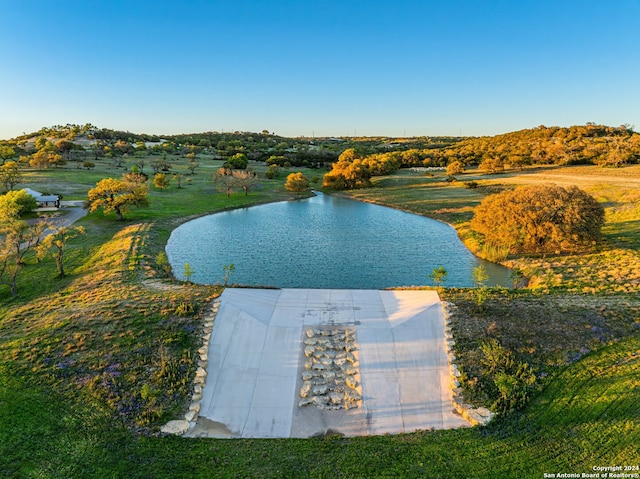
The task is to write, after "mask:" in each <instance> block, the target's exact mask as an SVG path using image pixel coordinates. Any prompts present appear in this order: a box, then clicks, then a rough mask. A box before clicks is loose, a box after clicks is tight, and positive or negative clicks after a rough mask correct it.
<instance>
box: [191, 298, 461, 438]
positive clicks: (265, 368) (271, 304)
mask: <svg viewBox="0 0 640 479" xmlns="http://www.w3.org/2000/svg"><path fill="white" fill-rule="evenodd" d="M309 327H320V328H322V327H336V328H340V327H350V328H353V329H355V331H356V344H357V347H358V355H359V372H360V381H361V388H362V401H361V405H360V407H357V408H354V409H348V410H346V409H340V410H327V409H324V410H321V409H318V408H317V407H315V406H314V405H309V406H304V407H299V406H298V402H299V401H300V396H299V391H300V386H301V384H302V380H301V375H302V372H303V371H304V354H303V350H304V344H303V340H304V337H305V336H304V334H305V330H306V329H307V328H309ZM208 355H209V366H208V371H207V372H208V375H207V381H206V384H205V387H204V389H203V397H202V401H201V409H200V413H199V418H198V425H197V426H196V428H197V429H198V432H197V434H198V435H200V436H202V435H208V436H211V437H262V438H269V437H310V436H313V435H317V434H325V433H327V432H328V431H332V432H337V433H342V434H344V435H346V436H358V435H376V434H397V433H405V432H412V431H416V430H423V429H430V428H434V429H449V428H456V427H466V426H469V423H468V422H467V421H466V420H464V419H463V418H462V417H461V416H460V415H458V414H457V413H455V412H454V410H453V405H452V395H451V389H450V386H449V383H450V377H449V368H448V362H447V355H446V352H445V345H444V318H443V313H442V307H441V304H440V299H439V297H438V295H437V293H436V292H435V291H374V290H316V289H281V290H277V289H273V290H270V289H233V288H227V289H226V290H225V291H224V293H223V294H222V296H221V298H220V307H219V310H218V314H217V316H216V319H215V323H214V327H213V333H212V335H211V342H210V346H209V352H208Z"/></svg>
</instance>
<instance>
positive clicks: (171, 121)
mask: <svg viewBox="0 0 640 479" xmlns="http://www.w3.org/2000/svg"><path fill="white" fill-rule="evenodd" d="M0 19H1V28H0V61H1V67H0V138H3V139H7V138H11V137H14V136H17V135H20V134H22V133H23V132H31V131H35V130H38V129H39V128H41V127H43V126H51V125H55V124H66V123H78V124H84V123H92V124H94V125H96V126H99V127H104V128H113V129H122V130H129V131H133V132H137V133H143V132H144V133H155V134H172V133H187V132H202V131H235V130H241V131H262V130H265V129H266V130H269V131H272V132H275V133H277V134H279V135H284V136H312V135H315V136H351V135H354V134H357V135H387V136H403V135H458V134H462V135H493V134H498V133H503V132H507V131H513V130H519V129H522V128H531V127H535V126H538V125H541V124H544V125H547V126H551V125H560V126H570V125H575V124H584V123H586V122H589V121H592V122H596V123H602V124H607V125H612V126H618V125H621V124H624V123H628V124H632V125H635V126H636V129H639V128H640V92H639V89H638V86H639V85H640V35H639V34H638V28H639V27H638V26H639V25H640V0H612V1H609V2H603V1H601V0H600V1H591V0H563V1H557V0H536V1H529V0H517V1H516V0H508V1H502V0H500V1H480V0H466V1H462V0H440V1H437V2H436V1H429V0H423V1H407V0H389V1H376V0H368V1H361V0H340V1H334V0H314V1H311V0H309V1H307V0H298V1H293V0H291V1H290V0H287V1H280V0H269V1H266V0H228V1H216V0H212V1H204V0H201V1H195V0H182V1H164V0H153V1H143V0H128V1H125V0H108V1H107V0H105V1H95V0H94V1H92V0H84V1H71V0H56V1H55V2H54V1H50V0H47V1H45V0H0Z"/></svg>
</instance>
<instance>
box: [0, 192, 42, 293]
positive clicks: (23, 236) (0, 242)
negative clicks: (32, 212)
mask: <svg viewBox="0 0 640 479" xmlns="http://www.w3.org/2000/svg"><path fill="white" fill-rule="evenodd" d="M46 226H47V225H46V223H45V222H43V221H38V222H36V223H34V224H28V223H27V222H26V221H22V220H20V217H19V206H18V205H17V204H15V202H12V201H4V202H2V203H0V284H4V285H7V286H9V288H10V289H11V295H12V296H14V297H15V296H16V295H17V294H18V273H19V272H20V271H21V270H22V267H23V266H24V255H25V254H26V253H27V251H30V250H31V249H33V248H35V247H37V246H38V244H39V242H40V238H41V237H42V235H43V234H44V231H45V228H46Z"/></svg>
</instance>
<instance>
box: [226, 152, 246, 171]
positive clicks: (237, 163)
mask: <svg viewBox="0 0 640 479" xmlns="http://www.w3.org/2000/svg"><path fill="white" fill-rule="evenodd" d="M247 165H249V158H247V155H245V154H244V153H236V154H235V155H233V156H232V157H230V158H229V159H228V160H227V162H226V163H225V166H227V167H228V168H232V169H235V170H244V169H245V168H246V167H247Z"/></svg>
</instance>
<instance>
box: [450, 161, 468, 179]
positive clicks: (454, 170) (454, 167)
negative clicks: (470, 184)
mask: <svg viewBox="0 0 640 479" xmlns="http://www.w3.org/2000/svg"><path fill="white" fill-rule="evenodd" d="M463 172H464V165H463V164H462V163H461V162H460V161H453V162H451V163H449V165H447V175H449V176H452V175H459V174H460V173H463Z"/></svg>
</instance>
